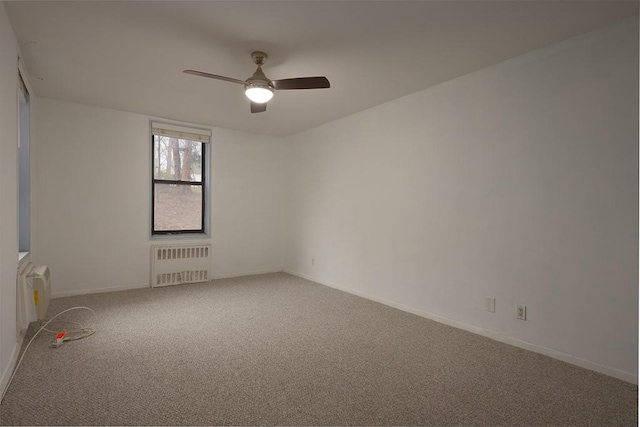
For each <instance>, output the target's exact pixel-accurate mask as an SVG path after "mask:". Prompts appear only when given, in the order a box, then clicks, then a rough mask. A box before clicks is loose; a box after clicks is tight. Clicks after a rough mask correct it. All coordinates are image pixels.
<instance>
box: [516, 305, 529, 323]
mask: <svg viewBox="0 0 640 427" xmlns="http://www.w3.org/2000/svg"><path fill="white" fill-rule="evenodd" d="M516 319H520V320H527V306H526V305H524V304H518V305H517V308H516Z"/></svg>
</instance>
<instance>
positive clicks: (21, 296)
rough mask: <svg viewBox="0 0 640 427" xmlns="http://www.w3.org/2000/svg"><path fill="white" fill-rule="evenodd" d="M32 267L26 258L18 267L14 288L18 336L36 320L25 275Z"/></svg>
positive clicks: (29, 287)
mask: <svg viewBox="0 0 640 427" xmlns="http://www.w3.org/2000/svg"><path fill="white" fill-rule="evenodd" d="M27 256H29V255H27ZM34 267H35V266H34V265H33V263H32V262H31V261H29V259H26V260H25V261H24V262H23V263H22V264H20V268H18V280H17V285H18V286H17V289H16V327H17V332H18V336H24V333H25V332H26V331H27V328H28V327H29V323H30V322H34V321H36V320H37V317H36V310H35V307H34V305H33V295H32V292H31V283H29V278H28V277H27V276H28V275H29V274H30V273H31V271H32V270H33V268H34Z"/></svg>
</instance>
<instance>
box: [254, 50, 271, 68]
mask: <svg viewBox="0 0 640 427" xmlns="http://www.w3.org/2000/svg"><path fill="white" fill-rule="evenodd" d="M268 57H269V56H267V54H266V53H264V52H260V51H259V50H256V51H255V52H252V53H251V59H253V62H254V63H255V64H256V65H264V63H265V62H267V58H268Z"/></svg>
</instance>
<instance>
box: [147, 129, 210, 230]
mask: <svg viewBox="0 0 640 427" xmlns="http://www.w3.org/2000/svg"><path fill="white" fill-rule="evenodd" d="M153 123H158V122H152V126H151V129H150V134H151V144H150V145H151V156H150V157H151V227H150V229H151V237H152V238H154V237H162V236H188V235H194V236H206V235H207V233H208V231H207V222H206V220H207V218H208V215H207V207H208V175H207V172H208V168H207V163H208V162H207V159H208V157H207V144H209V143H207V142H203V141H197V140H194V139H189V138H181V139H184V140H188V141H192V142H197V143H199V144H200V149H201V157H200V168H201V180H200V181H182V180H169V179H158V178H156V177H155V160H156V157H155V156H156V150H155V137H156V136H165V135H159V134H158V133H154V131H153ZM193 129H194V131H196V130H198V129H197V128H193ZM156 184H170V185H188V186H194V185H196V186H200V187H201V189H202V190H201V195H202V207H201V217H200V228H199V229H184V230H156V229H155V216H156V206H155V199H156Z"/></svg>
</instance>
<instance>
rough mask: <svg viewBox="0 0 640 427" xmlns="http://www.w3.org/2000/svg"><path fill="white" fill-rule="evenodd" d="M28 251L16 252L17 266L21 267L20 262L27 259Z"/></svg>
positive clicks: (22, 262)
mask: <svg viewBox="0 0 640 427" xmlns="http://www.w3.org/2000/svg"><path fill="white" fill-rule="evenodd" d="M29 254H30V252H29V251H27V252H18V267H21V266H22V264H24V263H25V262H28V261H29Z"/></svg>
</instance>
